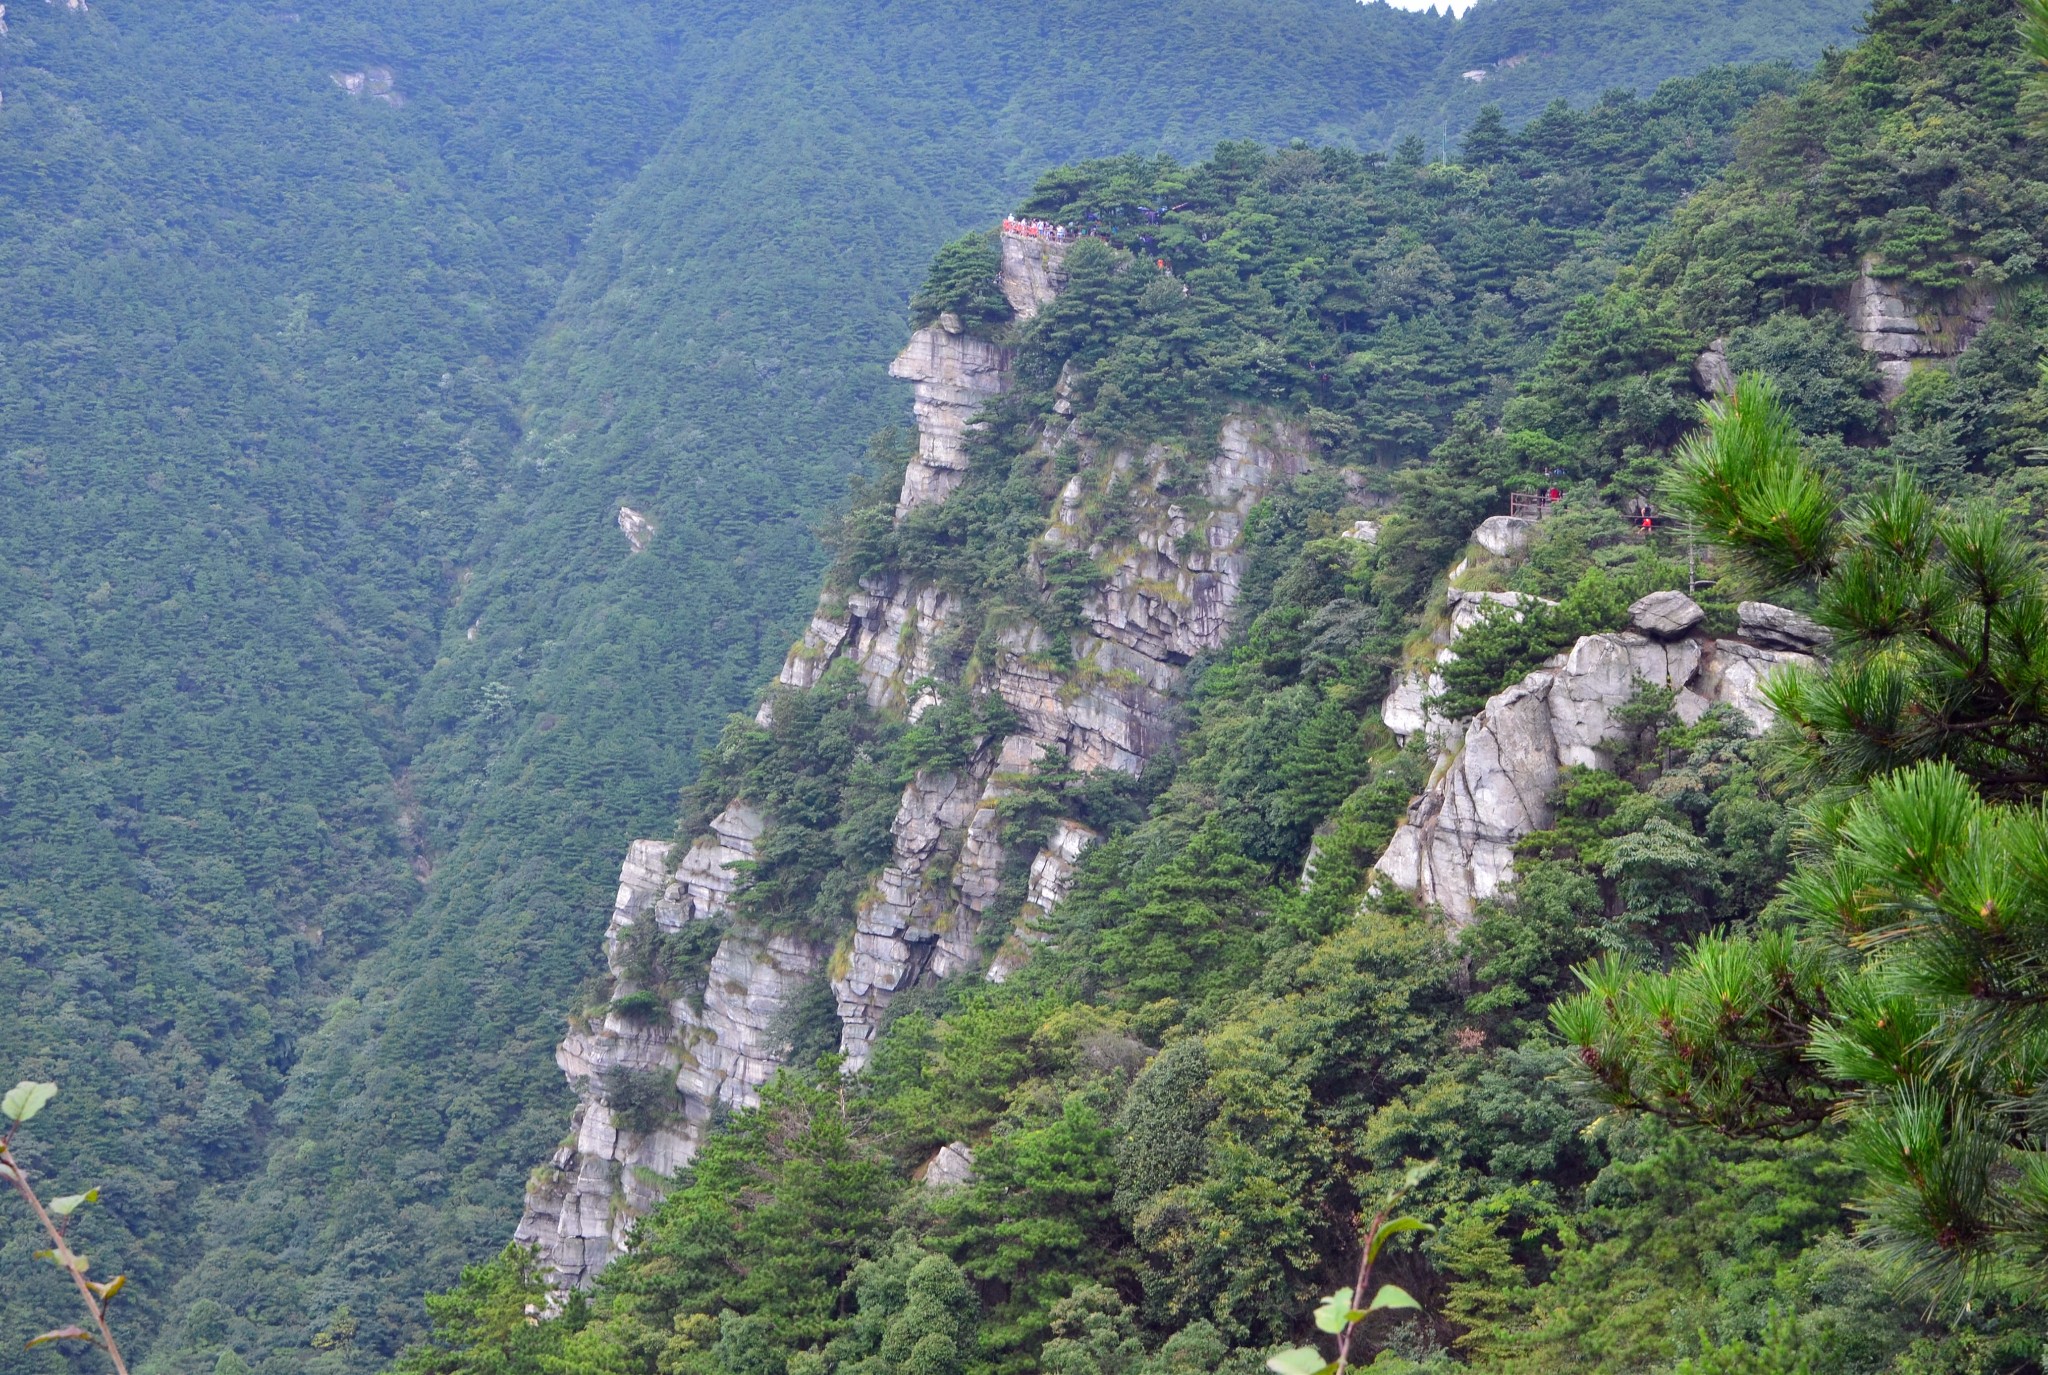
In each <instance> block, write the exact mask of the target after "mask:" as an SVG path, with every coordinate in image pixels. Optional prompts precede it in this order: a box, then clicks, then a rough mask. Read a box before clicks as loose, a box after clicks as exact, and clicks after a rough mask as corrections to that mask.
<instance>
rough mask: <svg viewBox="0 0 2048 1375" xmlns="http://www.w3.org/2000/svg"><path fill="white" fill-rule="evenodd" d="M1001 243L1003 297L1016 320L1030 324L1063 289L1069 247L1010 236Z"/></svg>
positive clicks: (1026, 237)
mask: <svg viewBox="0 0 2048 1375" xmlns="http://www.w3.org/2000/svg"><path fill="white" fill-rule="evenodd" d="M1002 241H1003V275H1002V278H1001V285H1002V288H1003V296H1004V298H1005V299H1007V300H1008V301H1009V303H1010V309H1012V310H1014V311H1016V312H1017V318H1018V319H1019V320H1029V319H1030V318H1031V317H1032V316H1034V315H1036V314H1038V312H1039V311H1041V310H1043V309H1045V307H1046V306H1048V305H1050V304H1051V303H1052V300H1053V298H1054V297H1056V296H1058V295H1059V294H1060V291H1061V289H1062V288H1063V287H1065V286H1066V284H1067V268H1066V258H1067V249H1068V248H1070V247H1072V245H1071V244H1064V243H1055V242H1054V241H1052V240H1051V239H1039V238H1033V237H1031V236H1030V235H1028V234H1011V233H1005V234H1004V235H1003V236H1002Z"/></svg>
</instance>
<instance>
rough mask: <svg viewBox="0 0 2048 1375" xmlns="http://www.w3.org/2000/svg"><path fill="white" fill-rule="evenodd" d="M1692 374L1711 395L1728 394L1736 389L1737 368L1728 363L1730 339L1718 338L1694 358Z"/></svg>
mask: <svg viewBox="0 0 2048 1375" xmlns="http://www.w3.org/2000/svg"><path fill="white" fill-rule="evenodd" d="M1692 375H1693V376H1694V377H1695V378H1696V379H1698V381H1699V384H1700V390H1701V391H1703V392H1705V393H1706V394H1707V395H1709V396H1727V395H1728V394H1729V393H1730V392H1733V391H1734V390H1735V369H1734V368H1732V367H1730V366H1729V365H1728V341H1727V340H1726V339H1716V340H1715V341H1714V342H1713V343H1711V344H1709V345H1707V347H1706V348H1705V349H1704V350H1702V351H1701V353H1700V356H1699V357H1698V358H1697V359H1695V360H1694V362H1693V365H1692Z"/></svg>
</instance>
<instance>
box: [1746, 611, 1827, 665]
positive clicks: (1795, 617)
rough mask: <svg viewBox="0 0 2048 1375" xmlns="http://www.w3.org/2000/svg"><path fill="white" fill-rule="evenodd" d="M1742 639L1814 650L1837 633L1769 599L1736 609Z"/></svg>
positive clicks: (1794, 648) (1806, 650)
mask: <svg viewBox="0 0 2048 1375" xmlns="http://www.w3.org/2000/svg"><path fill="white" fill-rule="evenodd" d="M1735 617H1736V620H1737V622H1738V623H1739V624H1740V625H1741V627H1742V638H1743V639H1745V640H1749V641H1751V642H1753V643H1755V644H1760V645H1762V646H1764V648H1766V649H1792V650H1798V651H1799V652H1800V653H1802V654H1803V653H1810V652H1812V651H1814V650H1816V649H1820V648H1823V647H1825V646H1826V645H1827V644H1828V643H1829V642H1830V641H1832V640H1833V639H1834V636H1833V635H1831V634H1829V633H1828V629H1827V627H1825V626H1823V625H1821V624H1820V623H1819V622H1818V621H1816V620H1814V619H1813V618H1812V617H1811V616H1802V615H1801V614H1799V613H1798V612H1797V611H1793V610H1791V609H1790V608H1788V607H1783V606H1772V605H1771V604H1770V603H1769V602H1743V603H1741V604H1740V605H1738V606H1737V607H1736V608H1735Z"/></svg>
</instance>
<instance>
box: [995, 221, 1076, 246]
mask: <svg viewBox="0 0 2048 1375" xmlns="http://www.w3.org/2000/svg"><path fill="white" fill-rule="evenodd" d="M1003 232H1004V233H1005V234H1021V235H1023V236H1024V237H1025V238H1027V239H1051V240H1052V241H1053V242H1054V243H1071V242H1073V241H1074V240H1075V239H1078V238H1081V237H1082V233H1081V231H1080V230H1078V229H1075V228H1074V227H1073V226H1072V225H1068V224H1054V223H1052V222H1051V221H1050V220H1004V221H1003Z"/></svg>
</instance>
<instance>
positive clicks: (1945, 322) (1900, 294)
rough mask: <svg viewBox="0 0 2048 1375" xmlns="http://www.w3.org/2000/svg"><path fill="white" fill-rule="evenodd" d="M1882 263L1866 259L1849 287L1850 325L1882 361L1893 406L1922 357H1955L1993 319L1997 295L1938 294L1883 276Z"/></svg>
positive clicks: (1888, 400) (1883, 380)
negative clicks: (1994, 297) (1881, 271)
mask: <svg viewBox="0 0 2048 1375" xmlns="http://www.w3.org/2000/svg"><path fill="white" fill-rule="evenodd" d="M1880 266H1881V265H1880V264H1879V263H1878V261H1877V259H1876V258H1875V257H1874V256H1873V257H1865V258H1864V260H1863V263H1862V270H1861V271H1860V272H1859V273H1858V274H1857V277H1856V281H1855V283H1854V285H1852V286H1851V287H1850V288H1849V301H1848V313H1849V328H1850V329H1851V330H1852V331H1853V332H1854V333H1855V335H1856V342H1857V343H1859V344H1861V345H1862V346H1863V349H1864V351H1865V352H1866V353H1869V354H1871V355H1873V356H1874V357H1875V358H1876V360H1877V372H1878V377H1879V385H1880V391H1881V393H1882V395H1883V397H1884V400H1885V403H1886V404H1887V405H1889V404H1890V403H1892V402H1893V401H1896V400H1898V399H1899V396H1900V394H1901V393H1903V392H1904V391H1905V389H1906V379H1907V378H1909V377H1911V376H1912V375H1913V365H1914V363H1915V361H1916V360H1918V359H1923V358H1925V359H1934V360H1937V361H1939V360H1941V359H1944V358H1953V357H1955V356H1956V355H1957V354H1959V353H1961V352H1962V351H1963V350H1964V349H1966V348H1968V347H1969V346H1970V341H1971V340H1973V339H1975V338H1976V337H1977V335H1978V334H1979V333H1981V332H1982V331H1983V329H1984V326H1985V325H1987V324H1989V323H1991V315H1992V309H1993V304H1994V301H1993V297H1992V296H1991V294H1990V293H1989V292H1985V291H1973V290H1965V291H1963V292H1960V293H1957V294H1956V295H1955V296H1954V297H1952V298H1937V297H1935V296H1934V295H1933V294H1931V293H1929V292H1927V291H1924V290H1922V289H1921V288H1919V287H1916V286H1914V285H1913V284H1912V283H1910V282H1904V281H1897V280H1888V279H1886V278H1884V277H1881V276H1879V275H1878V272H1879V268H1880Z"/></svg>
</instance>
